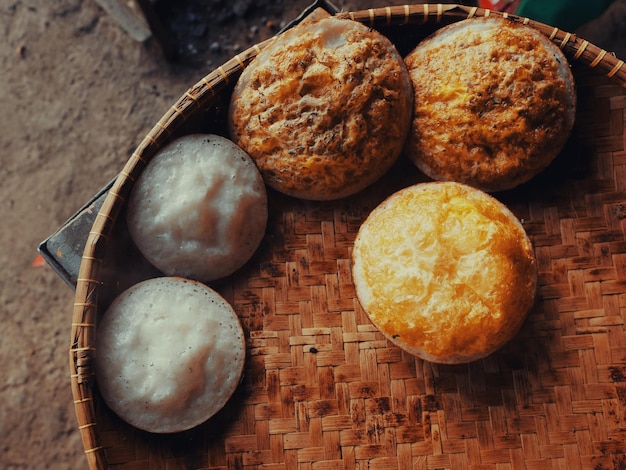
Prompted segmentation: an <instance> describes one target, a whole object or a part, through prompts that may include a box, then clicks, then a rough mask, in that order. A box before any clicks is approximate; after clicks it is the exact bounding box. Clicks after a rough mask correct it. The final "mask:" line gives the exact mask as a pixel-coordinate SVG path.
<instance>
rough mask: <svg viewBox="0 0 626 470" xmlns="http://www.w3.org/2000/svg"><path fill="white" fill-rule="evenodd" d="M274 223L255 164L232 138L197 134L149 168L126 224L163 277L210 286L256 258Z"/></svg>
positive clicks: (136, 188)
mask: <svg viewBox="0 0 626 470" xmlns="http://www.w3.org/2000/svg"><path fill="white" fill-rule="evenodd" d="M267 217H268V209H267V194H266V190H265V185H264V182H263V178H262V177H261V174H260V173H259V170H258V169H257V167H256V165H255V164H254V162H253V161H252V159H251V158H250V157H249V156H248V155H247V154H246V153H245V152H244V151H243V150H242V149H240V148H239V147H237V146H236V145H235V144H234V143H233V142H232V141H230V140H229V139H227V138H225V137H221V136H218V135H211V134H206V135H205V134H193V135H187V136H184V137H181V138H179V139H177V140H175V141H173V142H172V143H170V144H169V145H167V146H165V147H164V148H163V149H161V150H160V151H159V152H158V153H157V154H156V155H155V156H154V157H153V158H152V160H150V162H149V163H148V165H147V166H146V168H145V169H144V170H143V172H142V173H141V175H140V176H139V178H138V179H137V181H136V182H135V184H134V186H133V189H132V192H131V196H130V199H129V202H128V213H127V222H128V230H129V232H130V234H131V236H132V239H133V241H134V242H135V245H136V246H137V247H138V248H139V250H140V251H141V253H142V254H143V255H144V256H145V258H146V259H147V260H148V261H150V262H151V263H152V264H153V265H154V266H155V267H157V268H158V269H160V270H161V271H162V272H163V273H164V274H166V275H169V276H183V277H187V278H191V279H196V280H199V281H202V282H208V281H212V280H215V279H219V278H222V277H225V276H228V275H230V274H232V273H234V272H235V271H236V270H237V269H239V268H241V267H242V266H243V265H244V264H245V263H246V262H247V261H248V260H249V259H250V258H251V257H252V255H253V254H254V252H255V251H256V249H257V248H258V246H259V245H260V243H261V241H262V239H263V237H264V235H265V228H266V225H267Z"/></svg>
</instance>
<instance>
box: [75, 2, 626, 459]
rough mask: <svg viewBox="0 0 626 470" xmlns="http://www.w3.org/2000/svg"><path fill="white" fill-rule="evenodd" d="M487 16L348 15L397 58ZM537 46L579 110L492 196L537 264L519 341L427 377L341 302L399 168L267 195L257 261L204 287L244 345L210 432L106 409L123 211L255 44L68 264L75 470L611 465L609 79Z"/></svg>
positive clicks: (614, 133)
mask: <svg viewBox="0 0 626 470" xmlns="http://www.w3.org/2000/svg"><path fill="white" fill-rule="evenodd" d="M448 8H450V9H448ZM485 14H486V12H485V11H484V10H480V9H478V10H476V9H469V8H465V7H458V6H452V7H451V6H450V5H445V10H444V6H441V5H439V6H438V5H430V6H422V5H419V6H413V7H406V8H405V7H399V8H393V9H392V8H387V9H380V10H368V11H364V12H359V13H355V14H352V17H353V18H354V19H356V20H358V21H363V22H366V23H370V22H371V24H372V26H376V27H380V28H381V30H382V31H384V32H385V33H386V34H388V35H389V36H390V37H391V38H392V39H393V40H394V41H396V43H397V44H398V47H399V49H403V48H406V47H409V44H410V43H411V42H412V41H415V40H416V39H417V38H418V37H423V36H424V35H425V34H427V33H428V32H430V31H431V30H433V29H434V28H437V27H439V26H440V25H441V24H445V22H446V21H456V20H458V19H460V18H463V17H467V16H484V15H485ZM491 14H495V13H491ZM349 16H350V15H349ZM404 23H406V24H404ZM422 23H424V24H422ZM545 32H546V34H548V35H553V40H554V41H555V42H558V43H559V44H561V45H562V47H563V48H564V50H565V51H566V53H567V54H568V57H569V58H570V59H571V62H572V66H573V70H574V75H575V79H576V82H577V86H578V93H579V98H578V99H579V102H578V115H577V122H576V125H575V128H574V131H573V133H572V137H571V139H570V142H569V143H568V145H567V147H566V148H565V149H564V151H563V152H562V154H561V155H560V156H559V157H557V159H556V160H555V161H554V163H553V164H552V165H551V167H550V168H549V169H548V170H546V171H545V172H544V173H542V174H541V175H539V176H538V177H537V178H535V179H534V180H533V181H531V182H530V183H528V184H526V185H523V186H522V187H519V188H517V189H515V190H512V191H508V192H504V193H500V194H498V195H497V197H498V198H499V199H500V200H502V201H503V202H504V203H505V204H507V205H508V206H509V207H510V208H511V210H512V211H513V212H514V213H515V214H516V215H517V216H518V217H519V218H520V219H521V220H522V221H523V224H524V227H525V228H526V230H527V231H528V233H529V235H530V236H531V238H532V241H533V243H534V246H535V250H536V254H537V259H538V267H539V296H538V300H537V303H536V305H535V308H534V309H533V310H532V312H531V314H530V316H529V318H528V320H527V322H526V323H525V325H524V327H523V329H522V331H521V332H520V333H519V334H518V335H517V336H516V337H515V338H514V339H513V340H512V341H511V342H510V343H509V344H507V345H506V346H505V347H503V348H502V349H501V350H500V351H498V352H497V353H495V354H493V355H492V356H490V357H488V358H486V359H483V360H481V361H477V362H474V363H471V364H468V365H461V366H442V365H435V364H431V363H428V362H424V361H421V360H418V359H415V358H413V357H411V356H409V355H407V354H405V353H403V352H402V351H400V350H399V349H398V348H396V347H394V346H392V345H391V344H390V343H389V342H387V341H386V340H385V339H384V338H383V336H382V335H381V334H380V333H379V332H378V331H377V330H376V328H375V327H374V326H373V325H372V324H371V323H370V322H369V320H368V319H367V317H366V315H365V314H364V312H363V311H362V309H361V308H360V306H359V304H358V302H357V301H356V299H355V292H354V287H353V285H352V280H351V273H350V252H351V247H352V243H353V240H354V237H355V236H356V233H357V231H358V228H359V226H360V224H361V223H362V221H363V220H364V219H365V217H366V216H367V214H368V213H369V211H370V210H371V209H372V208H373V207H375V206H376V205H377V204H378V203H379V202H381V201H382V200H383V199H384V198H385V197H387V196H388V195H390V194H391V193H392V192H394V191H395V190H397V189H399V188H401V187H404V186H406V185H409V184H413V183H416V182H420V181H424V180H425V178H424V177H423V176H422V175H421V174H420V173H419V172H418V171H417V170H416V169H415V168H414V167H413V166H412V165H411V164H410V163H408V161H406V160H405V159H401V160H400V161H399V162H398V164H397V165H396V166H395V167H394V168H393V169H392V170H391V171H390V172H389V174H388V175H386V176H385V177H384V178H383V179H381V180H380V181H379V182H378V183H376V184H375V185H374V186H373V187H372V188H371V189H368V190H367V191H364V192H363V193H361V194H358V195H356V196H353V197H350V198H347V199H344V200H341V201H334V202H305V201H300V200H295V199H291V198H288V197H286V196H282V195H280V194H277V193H275V192H272V191H270V193H269V201H270V220H269V224H268V230H267V234H266V237H265V239H264V240H263V243H262V245H261V247H260V249H259V251H258V253H257V254H256V255H255V256H254V258H253V259H252V260H251V261H250V262H249V263H248V264H247V265H246V267H244V268H243V269H242V270H240V271H238V272H237V273H236V274H235V275H234V276H232V277H230V278H228V279H226V280H223V281H220V282H219V283H217V284H216V285H214V287H215V288H216V289H217V290H218V291H220V292H221V293H222V294H223V295H224V297H225V298H226V299H227V300H228V301H229V302H231V304H232V305H233V306H234V308H235V310H236V311H237V313H238V315H239V316H240V318H241V320H242V323H243V326H244V330H245V332H246V338H247V352H248V357H247V365H246V368H245V375H244V378H243V381H242V383H241V385H240V387H239V389H238V390H237V392H236V394H235V396H234V397H233V398H232V399H231V400H230V402H229V403H228V404H227V406H226V407H225V408H224V409H223V410H222V411H221V412H220V413H219V414H218V415H217V416H215V417H214V418H213V419H211V420H210V421H208V422H207V423H205V424H203V425H201V426H199V427H198V428H196V429H193V430H190V431H188V432H184V433H180V434H176V435H151V434H148V433H144V432H142V431H138V430H136V429H134V428H132V427H131V426H129V425H127V424H125V423H124V422H122V421H121V420H120V419H118V418H117V417H116V416H115V415H114V414H113V413H112V412H111V411H110V410H109V409H108V408H107V407H106V405H105V404H104V403H103V402H102V400H101V399H100V397H99V395H98V391H97V384H96V382H95V378H94V376H93V369H92V361H93V357H94V354H95V351H94V347H93V345H94V338H95V331H96V330H95V325H96V323H97V316H98V314H99V313H100V312H102V311H103V310H104V308H106V306H107V304H108V302H110V300H111V299H112V298H113V296H114V295H116V294H117V293H118V292H120V291H121V290H122V289H124V288H125V287H127V286H128V285H130V284H133V283H134V282H136V281H137V280H139V279H142V278H145V277H149V276H152V275H155V274H157V273H155V272H154V271H152V270H151V268H150V267H149V266H148V265H147V263H145V261H143V259H142V258H141V256H140V255H139V254H138V253H137V252H136V250H135V249H134V247H133V245H132V243H131V242H130V240H129V238H128V236H127V235H126V228H125V226H124V216H123V215H124V200H125V197H126V196H127V194H128V191H129V190H130V187H131V186H132V181H133V180H134V179H135V178H136V176H137V175H138V174H139V173H140V172H141V169H142V168H143V166H144V165H145V163H146V162H147V161H148V160H149V159H150V157H151V156H152V155H153V154H154V152H155V151H156V150H158V148H160V147H161V146H162V145H163V144H164V143H165V142H167V141H168V140H169V139H171V138H172V137H174V136H176V135H178V134H181V133H185V132H189V131H191V130H193V131H197V130H203V131H207V132H218V133H223V132H224V131H225V130H224V126H223V123H224V112H225V109H226V107H225V105H226V103H227V100H228V94H229V91H230V88H229V87H231V86H232V84H233V81H234V77H236V75H237V73H238V71H240V70H241V68H242V67H244V66H245V64H246V63H247V62H248V61H249V60H251V58H252V57H254V55H255V54H256V52H258V50H259V49H260V48H261V47H262V46H263V45H259V46H255V47H254V48H252V49H251V50H250V51H247V52H246V53H244V54H242V55H240V56H238V57H236V58H234V59H233V60H232V61H230V62H229V63H227V64H225V65H224V66H223V67H221V68H220V69H218V70H216V71H215V72H213V73H211V74H209V75H208V76H207V77H206V78H204V79H203V80H202V81H201V82H200V83H198V84H196V85H194V86H193V87H192V88H191V89H190V90H189V91H188V92H187V93H186V94H185V96H183V97H181V99H180V101H179V102H177V103H176V104H175V105H174V106H172V109H171V110H170V111H168V113H166V114H165V115H164V116H163V118H162V119H161V120H160V121H159V123H158V124H157V125H156V126H155V128H154V129H153V131H152V132H151V133H150V134H149V135H148V136H147V137H146V138H145V139H144V141H143V142H142V144H141V145H140V147H139V148H138V149H137V151H136V152H135V153H134V154H133V155H132V156H131V158H130V159H129V162H128V163H127V165H126V166H125V168H124V169H123V170H122V172H121V173H120V177H119V178H118V180H117V181H116V183H115V184H114V186H113V188H112V189H111V192H110V194H109V196H108V197H107V200H106V201H105V203H104V205H103V208H102V210H101V212H100V214H99V215H98V218H97V219H96V223H95V224H94V227H93V229H92V233H91V234H90V236H89V239H88V241H87V247H86V249H85V254H84V256H83V263H82V265H81V272H80V274H79V280H78V283H77V290H76V304H75V307H74V315H73V325H72V344H71V350H70V366H71V372H72V381H71V383H72V391H73V394H74V399H75V404H76V412H77V417H78V426H79V428H80V430H81V433H82V437H83V443H84V447H85V452H86V455H87V460H88V462H89V465H90V467H91V468H92V469H102V468H120V469H122V468H123V469H145V468H151V469H179V468H180V469H183V468H185V469H216V468H220V469H225V468H235V469H265V470H278V469H280V470H291V469H302V470H323V469H338V468H339V469H344V468H345V469H355V470H356V469H381V470H384V469H402V470H404V469H407V470H408V469H443V468H450V469H497V470H505V469H546V468H568V469H596V470H600V469H607V470H608V469H623V468H626V332H625V328H624V318H625V314H626V234H625V228H626V222H625V219H626V137H625V136H626V132H625V131H626V124H625V119H626V88H625V87H624V86H623V84H624V83H625V80H624V70H623V62H621V61H619V60H618V59H617V58H615V57H613V56H611V54H610V53H607V52H606V51H604V53H602V51H600V50H598V49H597V48H595V46H593V45H590V44H588V43H587V44H585V41H584V40H581V39H579V38H575V37H573V36H571V35H569V36H567V33H564V32H562V31H556V32H555V31H554V29H553V28H549V27H546V29H545ZM566 38H567V40H565V39H566ZM581 48H582V52H580V50H581ZM600 55H602V57H601V58H600V59H599V60H597V58H598V57H599V56H600ZM594 61H595V63H594ZM620 62H621V65H620ZM607 75H610V77H607ZM120 253H124V256H120ZM127 273H129V274H127Z"/></svg>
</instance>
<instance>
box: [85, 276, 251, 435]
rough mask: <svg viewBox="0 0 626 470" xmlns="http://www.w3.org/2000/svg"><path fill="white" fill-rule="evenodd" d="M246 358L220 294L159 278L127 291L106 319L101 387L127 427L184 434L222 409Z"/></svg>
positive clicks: (99, 362) (99, 351)
mask: <svg viewBox="0 0 626 470" xmlns="http://www.w3.org/2000/svg"><path fill="white" fill-rule="evenodd" d="M245 356H246V353H245V339H244V333H243V329H242V327H241V324H240V322H239V319H238V317H237V315H236V314H235V312H234V310H233V309H232V307H231V306H230V305H229V304H228V302H226V300H224V299H223V298H222V297H221V296H220V295H219V294H218V293H217V292H215V291H214V290H213V289H211V288H209V287H208V286H206V285H204V284H201V283H199V282H197V281H192V280H189V279H183V278H175V277H161V278H154V279H149V280H146V281H142V282H140V283H138V284H135V285H134V286H132V287H130V288H129V289H127V290H125V291H124V292H122V293H121V294H120V295H119V296H118V297H117V298H116V299H115V300H114V301H113V303H112V304H111V305H110V306H109V308H108V309H107V310H106V312H105V313H104V315H103V317H102V319H101V320H100V322H99V324H98V335H97V338H96V362H95V363H96V378H97V384H98V388H99V390H100V393H101V394H102V396H103V398H104V400H105V402H106V403H107V404H108V405H109V407H110V408H111V409H112V410H113V411H114V412H115V413H116V414H117V415H118V416H119V417H120V418H122V419H124V420H125V421H126V422H128V423H129V424H131V425H133V426H135V427H137V428H139V429H143V430H145V431H149V432H153V433H173V432H180V431H184V430H187V429H190V428H193V427H195V426H197V425H199V424H200V423H202V422H204V421H206V420H208V419H209V418H211V417H212V416H214V415H215V413H217V412H218V411H219V410H220V409H222V408H223V406H224V405H225V404H226V403H227V402H228V400H229V399H230V398H231V396H232V394H233V393H234V391H235V389H236V388H237V386H238V385H239V382H240V379H241V375H242V373H243V367H244V363H245Z"/></svg>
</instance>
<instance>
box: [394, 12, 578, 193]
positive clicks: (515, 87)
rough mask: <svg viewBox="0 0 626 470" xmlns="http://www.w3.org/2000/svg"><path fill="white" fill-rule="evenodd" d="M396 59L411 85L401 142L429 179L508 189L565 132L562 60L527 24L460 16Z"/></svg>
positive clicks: (569, 93)
mask: <svg viewBox="0 0 626 470" xmlns="http://www.w3.org/2000/svg"><path fill="white" fill-rule="evenodd" d="M405 63H406V65H407V68H408V70H409V73H410V75H411V80H412V82H413V88H414V91H415V100H414V109H413V121H412V126H411V132H410V134H409V138H408V141H407V146H406V152H407V154H408V155H409V156H410V157H411V159H412V160H413V162H414V163H415V164H416V165H417V167H418V168H419V169H420V170H422V171H423V172H424V173H425V174H426V175H428V176H430V177H431V178H433V179H435V180H441V181H458V182H462V183H466V184H469V185H472V186H474V187H477V188H480V189H483V190H485V191H489V192H493V191H500V190H505V189H511V188H513V187H515V186H517V185H519V184H522V183H524V182H526V181H528V180H530V179H531V178H532V177H534V176H535V175H537V174H538V173H539V172H541V171H542V170H544V169H545V168H546V167H547V166H548V165H549V164H550V163H551V162H552V160H553V159H554V158H555V157H556V155H557V154H558V153H559V152H560V151H561V149H562V148H563V145H564V144H565V142H566V140H567V138H568V136H569V134H570V131H571V129H572V126H573V123H574V118H575V107H576V93H575V89H574V79H573V76H572V73H571V71H570V68H569V64H568V62H567V59H566V58H565V56H564V55H563V52H562V51H561V50H560V49H559V48H558V47H557V46H556V45H554V44H553V43H552V42H551V41H550V40H549V39H548V38H546V37H545V36H543V35H542V34H541V33H539V32H538V31H537V30H535V29H533V28H531V27H530V26H525V25H522V24H518V23H513V22H512V21H509V20H505V19H502V18H474V19H468V20H463V21H460V22H458V23H454V24H452V25H449V26H447V27H444V28H441V29H440V30H438V31H437V32H436V33H434V35H432V36H431V37H429V38H427V39H425V40H424V41H423V42H421V43H420V44H418V45H417V47H416V48H415V49H414V50H413V51H412V52H411V53H409V54H408V56H407V57H406V58H405Z"/></svg>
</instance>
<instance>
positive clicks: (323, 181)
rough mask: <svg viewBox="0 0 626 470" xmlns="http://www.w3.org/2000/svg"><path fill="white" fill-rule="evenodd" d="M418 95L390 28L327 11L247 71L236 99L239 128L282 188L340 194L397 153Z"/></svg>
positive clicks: (236, 136)
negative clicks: (381, 30)
mask: <svg viewBox="0 0 626 470" xmlns="http://www.w3.org/2000/svg"><path fill="white" fill-rule="evenodd" d="M412 99H413V92H412V89H411V83H410V80H409V77H408V73H407V71H406V67H405V66H404V63H403V61H402V57H401V56H400V55H399V53H398V52H397V50H396V49H395V47H394V45H393V44H392V43H391V42H390V41H389V40H388V39H387V38H386V37H385V36H383V35H381V34H380V33H378V32H377V31H375V30H371V29H369V28H367V27H366V26H364V25H362V24H360V23H357V22H354V21H351V20H343V19H338V18H332V17H331V18H324V19H321V20H319V21H316V22H310V23H302V24H300V25H297V26H295V27H294V28H292V29H290V30H288V31H286V32H285V33H283V34H281V35H280V36H278V37H277V38H276V39H275V40H274V41H273V42H272V43H270V44H269V45H268V46H267V47H266V48H265V49H263V50H262V51H261V52H260V53H259V55H258V56H257V57H256V58H255V59H254V60H253V61H252V62H251V63H250V65H249V66H248V67H247V68H246V69H245V70H244V71H243V73H242V75H241V77H240V78H239V80H238V82H237V84H236V86H235V89H234V91H233V94H232V98H231V103H230V109H229V127H230V133H231V138H232V139H233V140H234V141H235V142H236V143H237V144H238V145H239V146H241V147H242V148H243V149H244V150H245V151H246V152H248V153H249V154H250V156H252V158H253V159H254V160H255V162H256V164H257V166H258V167H259V169H260V171H261V173H262V174H263V178H264V180H265V182H266V183H267V184H268V185H269V186H271V187H273V188H274V189H276V190H278V191H281V192H283V193H285V194H288V195H290V196H295V197H299V198H304V199H316V200H329V199H337V198H341V197H345V196H348V195H351V194H354V193H356V192H358V191H360V190H362V189H363V188H365V187H366V186H368V185H369V184H371V183H373V182H374V181H375V180H377V179H378V178H379V177H380V176H382V175H383V174H384V173H385V172H386V171H387V170H388V169H389V168H390V166H391V165H392V164H393V163H394V161H395V160H396V159H397V157H398V156H399V154H400V152H401V151H402V147H403V145H404V142H405V140H406V136H407V133H408V129H409V124H410V114H411V106H412Z"/></svg>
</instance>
